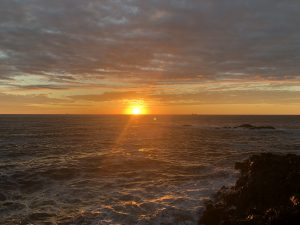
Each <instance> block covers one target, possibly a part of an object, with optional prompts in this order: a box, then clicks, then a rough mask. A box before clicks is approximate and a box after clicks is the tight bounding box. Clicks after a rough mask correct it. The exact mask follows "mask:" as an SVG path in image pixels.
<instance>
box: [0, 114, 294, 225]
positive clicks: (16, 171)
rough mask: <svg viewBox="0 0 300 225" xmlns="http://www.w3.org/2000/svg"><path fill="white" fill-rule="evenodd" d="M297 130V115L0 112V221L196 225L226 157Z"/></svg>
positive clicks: (287, 146)
mask: <svg viewBox="0 0 300 225" xmlns="http://www.w3.org/2000/svg"><path fill="white" fill-rule="evenodd" d="M243 123H251V124H254V125H272V126H275V127H276V128H277V129H276V130H243V129H225V128H223V127H224V126H236V125H240V124H243ZM299 137H300V117H299V116H298V117H297V116H285V117H270V116H269V117H267V116H260V117H257V116H253V117H248V116H242V117H241V116H233V117H229V116H227V117H221V116H209V117H208V116H155V119H154V116H137V117H128V116H71V115H65V116H0V205H1V207H0V224H30V223H31V224H197V220H198V217H199V213H200V212H201V210H202V209H203V202H204V201H205V200H206V199H208V198H209V197H210V196H211V195H212V194H213V193H214V192H215V191H216V190H218V189H219V188H220V187H221V186H223V185H230V184H233V183H234V181H235V178H236V175H237V174H236V172H235V171H234V169H233V166H234V162H236V161H240V160H242V159H245V158H246V157H248V156H249V155H251V154H253V153H259V152H296V153H298V152H299V151H300V141H299V140H300V139H299Z"/></svg>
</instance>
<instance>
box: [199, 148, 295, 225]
mask: <svg viewBox="0 0 300 225" xmlns="http://www.w3.org/2000/svg"><path fill="white" fill-rule="evenodd" d="M235 168H236V169H238V170H239V171H240V177H239V179H238V180H237V182H236V184H235V186H233V187H231V188H226V187H223V188H221V190H220V191H219V192H218V193H217V194H216V196H215V197H214V200H212V201H209V202H207V204H206V210H205V211H204V213H203V215H202V216H201V218H200V220H199V224H203V225H267V224H269V225H285V224H288V225H296V224H300V156H297V155H292V154H288V155H275V154H261V155H254V156H252V157H250V158H249V159H248V160H245V161H244V162H241V163H236V165H235Z"/></svg>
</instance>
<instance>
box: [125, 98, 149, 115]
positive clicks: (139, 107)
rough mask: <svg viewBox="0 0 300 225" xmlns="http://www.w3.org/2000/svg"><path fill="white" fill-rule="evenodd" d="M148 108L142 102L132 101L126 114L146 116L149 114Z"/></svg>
mask: <svg viewBox="0 0 300 225" xmlns="http://www.w3.org/2000/svg"><path fill="white" fill-rule="evenodd" d="M147 108H148V107H147V106H146V104H145V102H144V101H142V100H132V101H130V102H129V103H128V105H127V108H126V109H125V112H124V113H125V114H128V115H144V114H148V109H147Z"/></svg>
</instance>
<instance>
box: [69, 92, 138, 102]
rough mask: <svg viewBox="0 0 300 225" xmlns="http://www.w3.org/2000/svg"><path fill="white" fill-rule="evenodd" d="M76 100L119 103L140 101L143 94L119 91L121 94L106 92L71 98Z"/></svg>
mask: <svg viewBox="0 0 300 225" xmlns="http://www.w3.org/2000/svg"><path fill="white" fill-rule="evenodd" d="M69 97H70V98H71V99H74V100H84V101H92V102H106V101H119V100H125V99H140V98H141V97H142V94H141V93H137V92H135V91H119V92H105V93H103V94H98V95H73V96H69Z"/></svg>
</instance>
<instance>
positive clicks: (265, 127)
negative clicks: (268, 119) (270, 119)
mask: <svg viewBox="0 0 300 225" xmlns="http://www.w3.org/2000/svg"><path fill="white" fill-rule="evenodd" d="M234 128H244V129H256V130H259V129H269V130H274V129H275V127H272V126H254V125H251V124H247V123H245V124H242V125H240V126H237V127H234Z"/></svg>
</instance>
